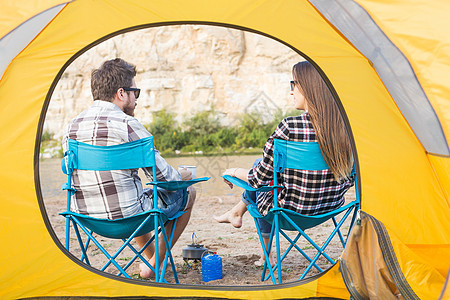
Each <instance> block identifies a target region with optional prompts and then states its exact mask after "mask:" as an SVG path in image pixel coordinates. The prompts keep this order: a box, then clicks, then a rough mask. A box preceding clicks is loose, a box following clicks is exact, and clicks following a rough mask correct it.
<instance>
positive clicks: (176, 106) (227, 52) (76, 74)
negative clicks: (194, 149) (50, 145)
mask: <svg viewBox="0 0 450 300" xmlns="http://www.w3.org/2000/svg"><path fill="white" fill-rule="evenodd" d="M115 57H121V58H123V59H125V60H126V61H129V62H131V63H133V64H135V65H136V66H137V70H138V75H137V77H136V84H137V86H138V87H139V88H141V89H142V90H141V96H140V98H139V99H138V107H137V108H136V111H135V113H136V118H138V119H139V120H140V121H141V123H143V124H147V123H150V122H151V121H152V113H153V112H156V111H160V110H162V109H166V110H167V111H170V112H172V113H174V114H175V115H176V119H177V120H178V121H180V122H181V121H183V120H184V119H186V118H188V117H190V116H192V115H193V114H195V113H196V112H200V111H205V110H211V109H214V110H215V111H216V112H217V113H219V115H220V116H221V121H222V123H223V124H225V125H230V124H233V123H235V122H236V121H237V120H238V118H239V117H240V116H241V115H242V114H243V113H246V112H258V113H259V114H260V115H261V116H263V118H265V119H266V120H268V119H270V118H271V115H272V113H273V112H274V110H275V109H277V108H280V109H282V110H283V111H286V110H288V109H292V108H293V107H292V99H291V96H290V95H289V80H291V69H292V65H293V64H295V63H296V62H298V61H300V60H303V59H302V58H301V56H299V55H298V54H297V53H296V52H294V51H293V50H292V49H290V48H288V47H287V46H285V45H283V44H280V43H279V42H277V41H274V40H272V39H270V38H267V37H264V36H261V35H257V34H253V33H249V32H243V31H239V30H235V29H229V28H225V27H217V26H205V25H176V26H175V25H174V26H164V27H155V28H148V29H143V30H138V31H134V32H129V33H126V34H122V35H119V36H116V37H114V38H111V39H109V40H107V41H105V42H103V43H101V44H99V45H98V46H96V47H94V48H91V49H90V50H89V51H87V52H86V53H84V54H83V55H81V56H80V57H79V58H77V59H76V60H75V61H74V62H73V63H72V64H71V65H70V66H69V67H68V68H67V69H66V71H65V73H64V74H63V76H62V77H61V79H60V81H59V83H58V85H57V87H56V89H55V91H54V93H53V95H52V100H51V102H50V105H49V108H48V112H47V116H46V120H45V123H44V131H49V132H51V133H53V134H54V136H55V138H60V137H61V134H62V128H63V127H64V125H65V124H67V123H68V122H69V121H70V119H72V118H73V117H74V116H75V115H77V114H78V113H80V112H81V111H82V110H84V109H85V108H87V107H89V106H90V104H91V102H92V96H91V92H90V72H91V70H92V69H95V68H97V67H99V66H100V65H101V63H102V62H103V61H104V60H107V59H112V58H115Z"/></svg>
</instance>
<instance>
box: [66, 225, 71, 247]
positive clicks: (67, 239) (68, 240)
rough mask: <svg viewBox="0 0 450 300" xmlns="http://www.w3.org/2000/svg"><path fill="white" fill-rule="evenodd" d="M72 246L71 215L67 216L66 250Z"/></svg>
mask: <svg viewBox="0 0 450 300" xmlns="http://www.w3.org/2000/svg"><path fill="white" fill-rule="evenodd" d="M69 246H70V217H68V216H66V250H67V251H70V250H69Z"/></svg>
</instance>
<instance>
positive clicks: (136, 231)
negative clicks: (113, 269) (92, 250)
mask: <svg viewBox="0 0 450 300" xmlns="http://www.w3.org/2000/svg"><path fill="white" fill-rule="evenodd" d="M150 217H151V216H148V217H147V218H145V220H144V221H143V222H142V223H141V225H139V227H138V228H136V230H135V231H134V232H133V233H132V234H131V235H130V236H129V237H128V238H127V240H126V241H125V243H123V244H122V246H120V247H119V249H118V250H117V251H116V253H114V255H113V256H111V258H109V261H108V262H107V263H106V264H105V265H104V266H103V267H102V268H101V271H104V270H105V269H106V268H107V267H108V266H109V265H110V264H111V263H113V264H114V261H115V259H116V257H117V256H119V254H120V253H121V252H122V250H123V249H125V247H128V245H130V243H131V241H132V240H133V239H134V237H135V236H136V235H137V233H138V232H139V231H140V230H141V228H142V227H144V225H145V224H146V223H147V222H148V221H149V219H150ZM114 265H115V264H114Z"/></svg>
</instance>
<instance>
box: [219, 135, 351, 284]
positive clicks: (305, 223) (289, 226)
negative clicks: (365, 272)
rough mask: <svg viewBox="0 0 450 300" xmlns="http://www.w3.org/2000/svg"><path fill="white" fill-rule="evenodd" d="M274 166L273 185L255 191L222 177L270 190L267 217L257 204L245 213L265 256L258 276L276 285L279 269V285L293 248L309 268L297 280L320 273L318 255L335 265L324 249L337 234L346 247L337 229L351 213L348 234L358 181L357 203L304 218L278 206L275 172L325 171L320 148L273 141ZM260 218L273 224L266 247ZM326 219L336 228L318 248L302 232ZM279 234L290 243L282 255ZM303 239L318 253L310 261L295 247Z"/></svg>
mask: <svg viewBox="0 0 450 300" xmlns="http://www.w3.org/2000/svg"><path fill="white" fill-rule="evenodd" d="M273 164H274V184H273V186H264V187H261V188H258V189H255V188H253V187H251V186H250V185H249V184H248V183H247V182H246V181H243V180H240V179H238V178H235V177H232V176H229V175H224V176H223V178H224V179H226V180H228V181H230V182H231V183H233V184H234V185H236V186H239V187H241V188H243V189H245V190H248V191H257V192H268V191H273V194H274V199H275V201H274V207H273V208H272V209H271V210H270V211H269V213H268V214H267V215H265V216H262V215H261V214H260V213H259V211H258V207H257V206H256V204H250V205H248V206H247V210H248V211H249V212H250V214H251V216H252V217H253V218H254V220H255V225H256V228H257V230H258V236H259V240H260V242H261V246H262V249H263V251H264V254H265V263H264V269H263V273H262V276H261V281H264V280H267V279H269V277H270V278H271V279H272V283H273V284H277V281H276V279H275V273H274V272H275V270H277V269H278V283H282V274H281V263H282V261H283V260H284V258H285V257H286V256H287V255H288V253H289V252H290V251H291V250H292V248H295V249H296V250H297V251H298V252H300V253H301V254H302V255H303V256H304V257H305V258H306V259H307V260H308V261H309V265H308V266H307V267H306V269H305V270H304V271H303V273H302V274H301V276H300V278H299V280H301V279H303V278H305V276H306V274H307V273H308V272H309V271H310V270H311V268H312V267H314V268H316V269H317V270H318V271H319V272H323V270H322V268H320V267H319V266H318V265H317V263H316V262H317V260H318V259H319V257H320V256H324V257H325V258H326V259H327V260H328V261H329V262H330V263H332V264H334V260H333V259H332V258H331V257H330V256H329V255H328V254H327V253H326V252H325V249H326V247H327V246H328V245H329V243H330V242H331V240H332V239H333V237H334V236H335V235H336V234H338V236H339V239H340V241H341V243H342V246H343V247H344V248H345V243H346V240H344V237H343V235H342V233H341V231H340V229H341V227H342V224H343V223H344V222H345V220H346V219H347V217H348V216H349V215H350V214H351V212H352V211H353V216H352V220H351V223H350V227H349V232H350V230H351V228H352V226H353V223H354V221H355V218H356V212H357V211H358V209H359V196H358V186H357V180H355V187H356V197H357V198H356V199H357V200H355V201H352V202H351V203H349V204H347V205H345V206H342V207H340V208H338V209H336V210H334V211H331V212H328V213H325V214H321V215H314V216H306V215H301V214H299V213H297V212H294V211H292V210H288V209H284V208H280V207H278V201H277V200H276V199H278V197H277V188H282V187H283V186H280V185H277V175H278V173H282V172H283V171H284V169H285V168H290V169H300V170H325V169H328V166H327V164H326V163H325V161H324V159H323V156H322V153H321V151H320V148H319V144H318V143H317V142H293V141H286V140H280V139H275V140H274V162H273ZM352 175H353V176H354V175H355V170H354V168H353V171H352ZM341 213H343V214H344V215H343V217H342V218H341V219H340V221H339V222H337V221H336V219H335V217H336V216H337V215H339V214H341ZM259 218H261V219H264V220H266V221H268V222H269V223H271V224H272V229H271V234H270V238H269V243H268V246H267V248H266V246H265V245H264V242H263V239H262V236H261V232H260V230H259V226H258V223H257V219H259ZM329 219H331V220H332V221H333V224H334V226H335V228H334V230H333V231H332V233H331V234H330V235H329V237H328V238H327V239H326V241H325V243H324V244H323V245H322V246H319V245H317V243H316V242H314V241H313V240H312V239H311V238H310V237H309V236H308V235H307V234H306V233H305V230H306V229H308V228H312V227H315V226H317V225H320V224H322V223H324V222H326V221H327V220H329ZM285 231H296V232H297V236H296V237H295V238H294V239H291V238H290V237H289V236H288V235H287V234H286V233H285ZM280 234H281V235H282V236H283V237H284V238H285V239H286V240H287V241H288V242H289V247H288V248H287V249H286V251H285V252H284V253H283V254H282V255H281V253H280ZM302 236H303V237H304V238H305V239H306V240H307V241H308V242H309V243H310V244H311V245H312V246H313V247H314V248H315V249H316V250H317V254H316V255H315V256H314V257H313V258H311V257H310V256H309V255H308V254H306V253H305V252H304V251H303V250H302V249H301V248H300V247H299V246H298V245H297V242H298V240H299V238H300V237H302ZM274 237H275V247H276V258H277V264H276V265H275V266H274V267H272V266H271V265H270V262H269V255H268V254H269V253H270V249H271V248H272V242H273V238H274ZM266 270H269V275H268V276H267V277H266Z"/></svg>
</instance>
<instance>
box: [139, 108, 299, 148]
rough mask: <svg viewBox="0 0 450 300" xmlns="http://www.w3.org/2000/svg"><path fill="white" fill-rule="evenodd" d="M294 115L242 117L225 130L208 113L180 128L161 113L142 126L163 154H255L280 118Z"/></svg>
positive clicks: (276, 113)
mask: <svg viewBox="0 0 450 300" xmlns="http://www.w3.org/2000/svg"><path fill="white" fill-rule="evenodd" d="M298 114H299V112H298V111H289V112H287V113H285V114H283V113H282V111H281V110H278V111H277V112H275V114H274V118H273V120H272V121H271V122H268V123H264V122H263V120H262V119H261V117H260V115H258V114H256V113H252V114H243V115H242V116H241V118H240V122H239V124H237V125H235V126H230V127H226V126H222V125H221V124H220V121H219V117H218V115H217V114H216V113H215V111H214V110H211V111H203V112H199V113H196V114H195V115H194V116H192V117H191V118H189V119H187V120H185V121H184V122H183V123H182V124H181V126H180V125H178V123H177V122H176V121H175V118H174V116H173V115H172V114H170V113H168V112H166V111H165V110H162V111H159V112H157V113H154V116H153V122H152V123H151V124H149V125H147V126H145V127H146V128H147V129H148V130H149V132H150V133H151V134H152V135H153V136H154V137H155V145H156V148H157V149H159V150H160V151H161V152H162V153H163V154H165V155H167V154H169V155H170V154H174V153H175V150H180V151H181V152H189V153H192V152H195V151H202V152H203V153H211V152H218V151H220V152H223V151H228V152H230V151H236V150H241V149H248V148H255V149H257V150H258V151H259V150H261V149H262V148H263V147H264V144H265V143H266V141H267V138H268V137H269V136H270V135H271V134H272V133H273V131H274V130H275V128H276V126H277V125H278V123H279V122H280V121H281V119H283V118H285V117H286V116H288V115H298Z"/></svg>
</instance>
